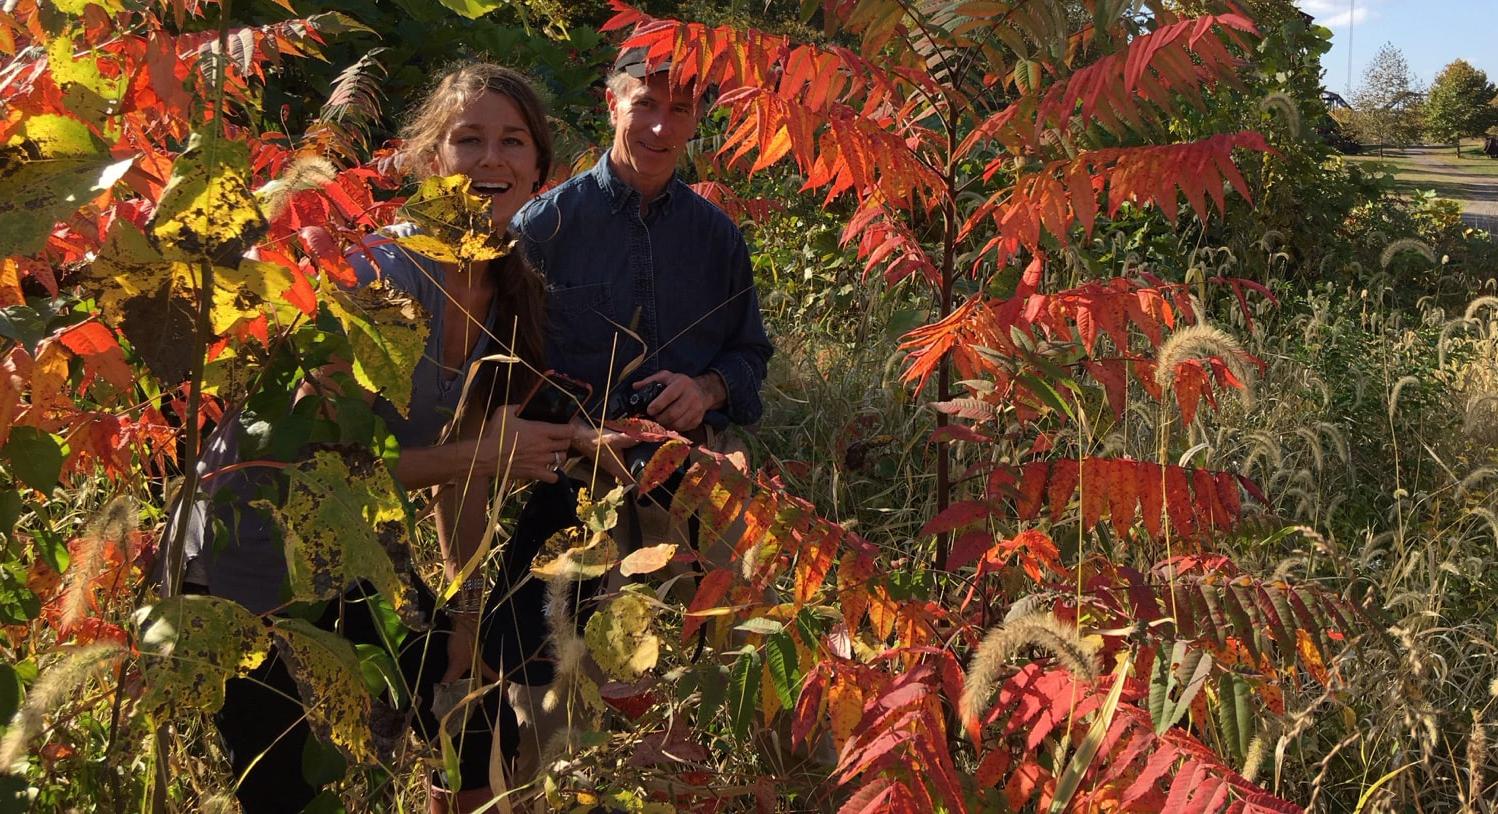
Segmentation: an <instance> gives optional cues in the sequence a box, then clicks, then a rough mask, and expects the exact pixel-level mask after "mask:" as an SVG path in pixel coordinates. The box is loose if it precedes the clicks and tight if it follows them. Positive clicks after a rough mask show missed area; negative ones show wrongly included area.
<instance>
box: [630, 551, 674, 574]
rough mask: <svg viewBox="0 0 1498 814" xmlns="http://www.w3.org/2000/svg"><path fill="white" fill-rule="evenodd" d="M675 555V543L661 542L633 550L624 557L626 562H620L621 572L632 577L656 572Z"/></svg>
mask: <svg viewBox="0 0 1498 814" xmlns="http://www.w3.org/2000/svg"><path fill="white" fill-rule="evenodd" d="M674 556H676V544H675V543H661V544H660V545H653V546H648V547H646V548H642V549H639V550H637V551H632V552H630V555H629V556H628V557H625V558H624V562H622V563H620V564H619V574H620V575H621V576H626V577H632V576H635V575H637V574H650V573H654V572H656V571H659V570H661V569H662V568H665V567H666V564H667V563H669V562H671V558H672V557H674Z"/></svg>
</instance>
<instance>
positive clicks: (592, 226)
mask: <svg viewBox="0 0 1498 814" xmlns="http://www.w3.org/2000/svg"><path fill="white" fill-rule="evenodd" d="M668 68H669V65H667V64H661V65H656V66H652V69H651V70H647V65H646V60H645V49H643V48H631V49H626V50H625V51H624V52H622V53H621V54H620V57H619V59H618V61H617V62H616V63H615V65H614V70H613V72H612V73H611V75H610V77H609V79H608V90H607V92H606V93H605V99H606V100H607V102H608V106H609V119H610V121H611V122H612V123H613V125H614V140H613V144H612V145H611V146H610V148H609V150H608V151H607V152H605V153H604V155H603V156H602V157H601V158H600V159H599V160H598V162H597V164H595V165H594V167H593V168H592V169H591V170H589V171H588V172H586V173H583V174H581V175H578V176H577V177H575V178H573V179H571V180H570V181H567V182H566V183H564V184H562V185H561V186H559V187H557V188H556V189H554V190H551V191H550V192H548V193H546V194H545V195H543V196H541V197H540V198H538V199H536V200H534V201H532V202H531V203H530V204H529V205H527V206H526V207H525V208H524V209H522V210H521V211H520V213H519V214H517V215H516V218H515V223H514V226H515V229H516V232H517V234H518V235H519V236H520V238H521V241H522V244H523V246H524V250H525V251H526V254H527V256H528V258H529V260H530V261H531V263H532V265H533V266H534V267H535V268H536V270H537V271H539V272H540V273H541V274H542V275H543V276H544V277H545V279H546V284H547V296H548V310H549V325H548V344H547V356H548V360H549V362H550V364H551V365H552V366H553V367H555V368H556V369H557V370H558V371H560V372H562V373H565V374H568V375H570V376H573V377H574V378H579V379H582V380H583V381H586V382H588V383H589V384H591V385H592V386H593V400H594V405H592V406H593V407H594V408H595V411H596V408H599V407H601V406H603V405H604V404H605V403H606V402H605V399H606V398H610V397H612V398H611V400H613V401H614V402H615V403H618V398H619V395H620V394H619V393H618V391H620V390H623V393H624V394H627V393H628V392H629V391H630V390H640V389H643V388H646V387H648V386H649V385H651V384H653V383H659V384H660V385H661V386H662V389H661V392H660V394H659V395H658V396H657V397H656V398H655V399H654V400H653V401H651V402H650V403H649V406H648V408H647V412H648V414H649V416H650V417H651V418H653V419H654V420H656V421H659V422H660V423H661V424H663V425H665V426H666V427H668V428H670V429H674V430H677V431H679V432H683V433H688V434H691V435H694V436H699V434H700V433H703V432H704V428H711V429H713V430H722V429H724V428H725V427H726V426H727V425H729V424H740V425H743V424H751V423H753V422H755V421H758V420H759V417H760V414H761V412H762V407H761V403H760V396H759V388H760V383H761V382H762V381H763V380H764V376H765V364H766V362H767V360H768V359H769V357H770V354H771V352H772V347H771V345H770V340H769V338H768V337H767V336H766V334H765V329H764V323H763V321H762V320H761V318H760V311H759V299H758V297H757V296H756V294H755V290H754V276H753V273H752V271H751V269H750V266H749V252H748V249H747V248H746V247H745V245H744V238H743V236H742V235H741V234H740V233H739V229H738V227H737V226H736V225H734V223H733V221H732V220H730V219H729V218H728V217H727V216H726V215H725V214H724V213H723V212H722V211H721V210H719V209H718V208H717V207H716V206H714V205H713V204H711V203H709V202H708V201H707V200H705V199H704V198H702V196H700V195H698V194H697V193H695V192H693V191H692V189H691V188H690V187H688V186H687V185H686V184H685V183H684V182H682V180H681V179H680V178H678V177H677V176H676V166H677V163H678V162H679V160H680V158H681V155H682V152H683V150H684V149H685V148H686V144H687V141H688V140H689V139H690V138H691V137H692V135H693V134H694V133H695V132H696V130H697V125H698V123H699V122H700V120H701V117H702V114H703V112H704V109H705V108H706V107H707V105H708V104H710V100H704V99H703V94H702V93H700V92H692V91H688V90H685V89H681V88H673V87H672V86H671V84H670V83H669V81H668V78H667V70H668ZM640 358H642V361H641V362H640V364H639V366H638V367H637V368H635V369H633V370H632V371H631V372H630V373H629V375H628V376H627V377H623V378H622V380H621V373H622V372H623V371H624V370H625V369H626V368H627V367H629V366H631V364H632V363H633V362H634V361H635V360H636V359H640ZM626 388H627V389H626ZM606 391H607V395H606Z"/></svg>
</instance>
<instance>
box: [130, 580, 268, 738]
mask: <svg viewBox="0 0 1498 814" xmlns="http://www.w3.org/2000/svg"><path fill="white" fill-rule="evenodd" d="M135 618H136V622H137V624H138V625H139V626H140V631H141V633H140V644H139V647H140V652H141V668H142V671H143V672H144V673H145V678H146V680H145V687H146V690H145V693H144V694H143V695H142V696H141V702H140V703H141V708H142V709H145V710H149V711H151V712H153V713H154V712H156V711H158V710H162V709H170V710H173V711H180V710H183V709H189V708H192V709H202V710H209V711H213V710H217V709H218V708H219V707H221V706H223V704H224V681H225V680H227V679H229V678H230V677H232V676H236V675H244V674H246V673H248V672H249V671H251V670H253V669H255V668H256V667H258V666H260V663H261V662H262V661H264V660H265V657H266V655H267V653H269V651H270V635H269V634H268V633H267V632H266V629H265V625H264V623H263V622H262V621H261V620H260V617H258V616H256V615H255V614H253V613H250V612H249V611H248V610H245V609H244V607H243V606H241V605H239V604H237V603H234V602H231V601H229V600H227V599H220V598H219V597H216V596H201V595H184V596H174V597H172V598H170V599H164V600H162V601H160V602H158V603H156V604H155V605H148V606H146V607H144V608H141V609H140V610H139V611H136V614H135Z"/></svg>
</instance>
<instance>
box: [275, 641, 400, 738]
mask: <svg viewBox="0 0 1498 814" xmlns="http://www.w3.org/2000/svg"><path fill="white" fill-rule="evenodd" d="M271 632H272V633H273V634H274V635H275V637H276V646H277V648H278V649H279V650H280V651H281V656H282V658H284V659H286V664H287V667H288V668H290V671H291V676H292V678H294V679H296V684H297V691H298V693H299V694H300V695H301V697H302V708H303V709H305V710H306V711H307V723H308V724H310V725H311V726H312V731H313V732H315V733H316V734H317V736H318V738H320V739H321V740H323V741H324V742H326V743H331V744H333V745H334V746H335V747H337V749H338V751H340V752H342V753H343V756H344V757H346V758H348V759H349V760H350V761H351V762H354V763H364V764H373V763H377V762H379V757H378V755H377V754H376V752H375V747H374V737H373V735H372V733H371V732H370V713H371V711H372V709H373V703H372V701H371V699H370V697H369V691H368V690H366V689H365V688H364V680H363V679H362V678H361V677H360V674H359V658H358V656H357V655H356V654H355V653H354V647H353V645H352V644H350V643H349V642H348V640H347V639H344V638H343V637H341V636H339V635H338V634H337V633H333V632H332V631H328V630H320V629H318V628H316V627H313V626H312V624H311V623H309V622H307V621H306V620H303V619H284V620H282V621H279V622H277V623H276V625H275V627H273V628H271Z"/></svg>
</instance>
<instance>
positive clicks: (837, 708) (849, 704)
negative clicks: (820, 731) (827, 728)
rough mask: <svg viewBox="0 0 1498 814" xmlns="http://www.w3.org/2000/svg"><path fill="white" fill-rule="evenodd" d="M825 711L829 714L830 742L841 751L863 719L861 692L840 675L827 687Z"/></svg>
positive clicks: (856, 686) (855, 685)
mask: <svg viewBox="0 0 1498 814" xmlns="http://www.w3.org/2000/svg"><path fill="white" fill-rule="evenodd" d="M827 712H828V715H829V716H831V724H832V743H833V745H834V746H835V747H837V751H839V752H841V751H842V750H843V744H845V743H847V742H848V738H850V737H852V736H853V731H854V730H856V729H857V728H858V724H859V723H860V722H861V721H862V720H863V693H862V691H861V690H860V689H859V688H858V685H857V684H854V683H853V682H851V681H845V680H844V679H843V678H841V677H839V678H837V679H835V680H834V681H833V682H832V686H830V687H828V688H827Z"/></svg>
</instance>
